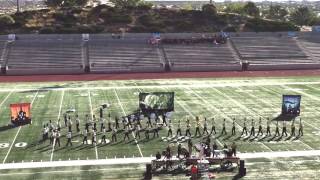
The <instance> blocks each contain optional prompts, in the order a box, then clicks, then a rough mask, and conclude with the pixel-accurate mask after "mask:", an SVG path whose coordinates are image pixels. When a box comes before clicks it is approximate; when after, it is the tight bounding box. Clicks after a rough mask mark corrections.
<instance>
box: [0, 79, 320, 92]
mask: <svg viewBox="0 0 320 180" xmlns="http://www.w3.org/2000/svg"><path fill="white" fill-rule="evenodd" d="M317 84H320V81H310V82H274V81H271V82H267V81H261V82H244V81H239V82H220V83H219V82H218V83H208V82H203V83H192V84H178V85H177V84H168V85H166V87H167V88H183V87H194V88H214V87H255V86H282V85H317ZM160 86H161V85H160ZM133 88H137V86H107V87H75V88H38V89H37V88H19V89H17V90H16V91H17V92H20V91H32V90H33V91H37V90H39V91H40V90H45V91H63V90H73V91H83V90H111V89H133ZM139 88H142V89H155V88H159V85H145V86H139ZM11 90H12V89H11V88H10V89H9V88H0V92H9V91H11Z"/></svg>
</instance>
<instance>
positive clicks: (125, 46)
mask: <svg viewBox="0 0 320 180" xmlns="http://www.w3.org/2000/svg"><path fill="white" fill-rule="evenodd" d="M146 42H147V41H146V39H140V38H139V39H111V38H110V37H109V38H108V37H100V38H98V37H95V38H92V39H90V42H89V47H88V49H89V59H90V72H92V73H112V72H162V71H164V64H165V62H164V61H163V59H162V57H161V53H160V52H159V48H158V47H157V46H152V45H149V44H147V43H146Z"/></svg>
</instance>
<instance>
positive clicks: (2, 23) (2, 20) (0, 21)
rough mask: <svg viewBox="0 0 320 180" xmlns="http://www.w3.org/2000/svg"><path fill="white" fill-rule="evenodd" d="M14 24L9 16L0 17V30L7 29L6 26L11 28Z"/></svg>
mask: <svg viewBox="0 0 320 180" xmlns="http://www.w3.org/2000/svg"><path fill="white" fill-rule="evenodd" d="M14 23H15V21H14V19H13V18H12V17H11V16H9V15H1V16H0V28H1V29H7V28H8V26H11V25H13V24H14Z"/></svg>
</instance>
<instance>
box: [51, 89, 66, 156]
mask: <svg viewBox="0 0 320 180" xmlns="http://www.w3.org/2000/svg"><path fill="white" fill-rule="evenodd" d="M63 97H64V90H63V91H62V95H61V101H60V107H59V113H58V120H59V118H60V115H61V109H62V103H63ZM55 145H56V138H54V139H53V144H52V152H51V156H50V161H52V159H53V152H54V147H55Z"/></svg>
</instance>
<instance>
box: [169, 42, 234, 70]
mask: <svg viewBox="0 0 320 180" xmlns="http://www.w3.org/2000/svg"><path fill="white" fill-rule="evenodd" d="M164 51H165V53H166V56H167V58H168V61H169V62H170V64H171V70H173V71H223V70H240V61H239V60H238V59H237V58H236V55H234V54H233V53H232V50H231V49H230V48H229V46H228V45H227V44H219V45H214V44H194V45H164Z"/></svg>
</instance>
